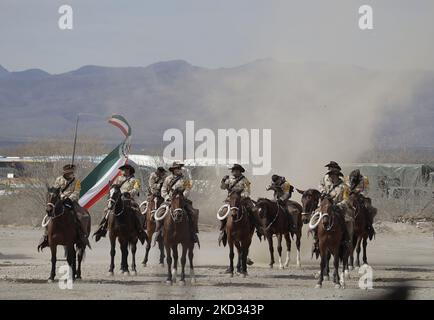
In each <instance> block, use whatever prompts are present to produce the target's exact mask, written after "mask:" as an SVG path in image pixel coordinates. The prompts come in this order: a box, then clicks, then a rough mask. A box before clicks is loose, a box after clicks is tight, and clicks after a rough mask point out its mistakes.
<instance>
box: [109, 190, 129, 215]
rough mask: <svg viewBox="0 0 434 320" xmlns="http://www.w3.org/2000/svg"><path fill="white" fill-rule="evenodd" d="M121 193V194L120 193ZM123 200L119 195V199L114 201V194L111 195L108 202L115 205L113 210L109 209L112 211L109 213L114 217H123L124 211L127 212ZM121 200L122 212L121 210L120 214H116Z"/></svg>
mask: <svg viewBox="0 0 434 320" xmlns="http://www.w3.org/2000/svg"><path fill="white" fill-rule="evenodd" d="M119 193H120V192H119ZM121 198H122V197H121V195H119V196H118V197H117V199H116V200H114V199H113V194H111V195H110V198H109V199H108V200H107V202H109V203H112V204H113V209H109V210H110V212H109V213H110V214H112V215H114V216H115V217H119V216H120V215H122V214H123V213H124V211H125V203H124V201H122V199H121ZM119 200H121V201H122V210H121V211H120V212H118V213H116V208H117V204H118V202H119Z"/></svg>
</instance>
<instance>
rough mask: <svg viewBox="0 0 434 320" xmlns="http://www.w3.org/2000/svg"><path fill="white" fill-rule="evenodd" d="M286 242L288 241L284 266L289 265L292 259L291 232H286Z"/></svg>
mask: <svg viewBox="0 0 434 320" xmlns="http://www.w3.org/2000/svg"><path fill="white" fill-rule="evenodd" d="M283 236H284V238H285V242H286V260H285V264H284V267H285V268H288V267H289V261H290V260H291V237H290V236H289V232H287V233H285V234H284V235H283Z"/></svg>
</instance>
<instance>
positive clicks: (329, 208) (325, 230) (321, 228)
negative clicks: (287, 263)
mask: <svg viewBox="0 0 434 320" xmlns="http://www.w3.org/2000/svg"><path fill="white" fill-rule="evenodd" d="M316 215H318V216H319V217H318V218H317V221H316V222H315V223H314V224H312V223H313V221H314V220H315V218H316ZM342 219H343V218H342V216H341V215H340V213H339V212H337V208H336V206H335V205H334V204H333V201H332V200H331V199H330V198H329V197H328V196H325V197H323V199H322V200H321V203H320V208H319V211H318V212H317V213H315V214H314V215H313V216H312V218H311V222H309V227H310V228H311V229H313V228H315V227H316V226H317V227H318V240H319V251H320V256H321V263H320V274H319V278H318V283H317V285H316V288H321V287H322V282H323V280H324V272H327V268H326V267H327V265H328V261H329V259H330V257H331V255H333V259H334V263H333V265H334V269H335V270H334V273H333V282H334V283H335V287H336V288H340V287H341V286H342V288H344V287H345V277H344V275H342V277H341V278H342V279H340V277H339V261H340V260H342V261H343V263H344V264H345V260H346V259H347V256H348V255H347V253H346V250H345V248H344V246H343V241H342V238H343V232H344V230H343V228H344V222H343V221H342ZM344 268H345V267H344Z"/></svg>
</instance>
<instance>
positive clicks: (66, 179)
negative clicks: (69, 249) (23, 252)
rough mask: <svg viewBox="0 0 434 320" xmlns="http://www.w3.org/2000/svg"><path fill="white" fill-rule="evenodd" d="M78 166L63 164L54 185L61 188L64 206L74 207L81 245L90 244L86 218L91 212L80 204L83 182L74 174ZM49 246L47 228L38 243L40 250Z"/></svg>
mask: <svg viewBox="0 0 434 320" xmlns="http://www.w3.org/2000/svg"><path fill="white" fill-rule="evenodd" d="M75 168H76V166H75V165H73V164H67V165H65V166H63V174H62V175H61V176H59V177H57V178H56V180H55V182H54V185H53V187H54V188H57V189H59V190H60V199H61V200H63V204H64V206H66V207H68V208H72V209H73V212H74V217H75V218H76V226H77V232H78V236H79V242H80V243H79V246H83V247H85V246H89V247H90V244H89V239H88V236H89V235H88V234H87V231H86V227H85V220H86V219H89V218H90V216H89V213H88V212H87V210H86V209H84V208H83V207H81V206H80V205H79V204H78V199H79V197H80V190H81V182H80V179H78V178H76V177H75V175H74V171H75ZM45 247H48V234H47V228H45V231H44V235H43V236H42V238H41V240H40V241H39V244H38V250H40V249H43V248H45Z"/></svg>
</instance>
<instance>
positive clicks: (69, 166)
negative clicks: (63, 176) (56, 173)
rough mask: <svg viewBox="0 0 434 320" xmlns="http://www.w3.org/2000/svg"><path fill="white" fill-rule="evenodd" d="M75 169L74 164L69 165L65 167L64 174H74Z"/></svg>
mask: <svg viewBox="0 0 434 320" xmlns="http://www.w3.org/2000/svg"><path fill="white" fill-rule="evenodd" d="M75 168H76V167H75V165H74V164H67V165H65V166H63V173H73V172H74V170H75Z"/></svg>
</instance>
